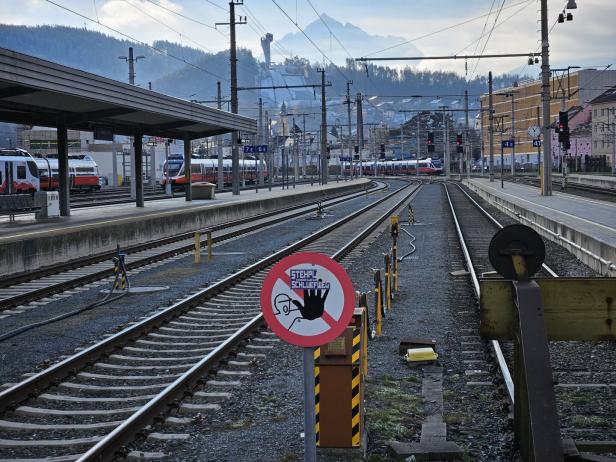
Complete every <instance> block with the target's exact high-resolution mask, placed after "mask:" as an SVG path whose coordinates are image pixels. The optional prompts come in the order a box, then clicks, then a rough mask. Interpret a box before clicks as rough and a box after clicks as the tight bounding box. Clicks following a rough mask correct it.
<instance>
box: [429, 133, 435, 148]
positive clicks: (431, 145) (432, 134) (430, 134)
mask: <svg viewBox="0 0 616 462" xmlns="http://www.w3.org/2000/svg"><path fill="white" fill-rule="evenodd" d="M428 152H434V132H428Z"/></svg>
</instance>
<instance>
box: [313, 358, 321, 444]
mask: <svg viewBox="0 0 616 462" xmlns="http://www.w3.org/2000/svg"><path fill="white" fill-rule="evenodd" d="M320 357H321V348H319V347H317V348H315V349H314V362H315V366H314V431H315V434H316V437H317V442H316V443H317V447H318V446H319V445H320V444H321V440H320V435H321V432H320V430H321V428H320V425H319V414H320V412H321V408H320V405H319V395H320V393H321V377H320V376H321V368H320V367H319V366H317V364H318V363H319V358H320Z"/></svg>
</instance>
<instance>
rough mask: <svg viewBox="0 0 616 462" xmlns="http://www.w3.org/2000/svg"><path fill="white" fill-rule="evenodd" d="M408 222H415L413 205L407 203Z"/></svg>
mask: <svg viewBox="0 0 616 462" xmlns="http://www.w3.org/2000/svg"><path fill="white" fill-rule="evenodd" d="M408 223H409V225H412V224H413V223H415V213H414V212H413V206H412V205H411V204H410V203H409V212H408Z"/></svg>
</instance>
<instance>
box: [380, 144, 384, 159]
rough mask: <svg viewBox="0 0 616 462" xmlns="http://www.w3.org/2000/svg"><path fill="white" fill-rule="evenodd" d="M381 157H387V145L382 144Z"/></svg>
mask: <svg viewBox="0 0 616 462" xmlns="http://www.w3.org/2000/svg"><path fill="white" fill-rule="evenodd" d="M380 157H381V159H385V145H384V144H381V155H380Z"/></svg>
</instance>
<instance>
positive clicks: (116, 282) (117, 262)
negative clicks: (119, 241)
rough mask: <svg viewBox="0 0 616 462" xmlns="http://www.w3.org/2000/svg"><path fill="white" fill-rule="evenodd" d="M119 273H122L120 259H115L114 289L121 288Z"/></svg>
mask: <svg viewBox="0 0 616 462" xmlns="http://www.w3.org/2000/svg"><path fill="white" fill-rule="evenodd" d="M119 273H120V258H119V257H113V275H114V282H113V284H114V285H113V288H114V289H119V288H120V277H119Z"/></svg>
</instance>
